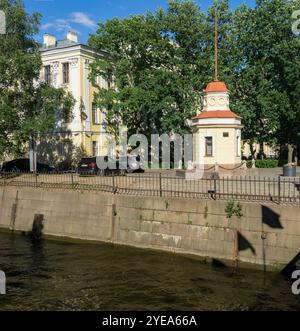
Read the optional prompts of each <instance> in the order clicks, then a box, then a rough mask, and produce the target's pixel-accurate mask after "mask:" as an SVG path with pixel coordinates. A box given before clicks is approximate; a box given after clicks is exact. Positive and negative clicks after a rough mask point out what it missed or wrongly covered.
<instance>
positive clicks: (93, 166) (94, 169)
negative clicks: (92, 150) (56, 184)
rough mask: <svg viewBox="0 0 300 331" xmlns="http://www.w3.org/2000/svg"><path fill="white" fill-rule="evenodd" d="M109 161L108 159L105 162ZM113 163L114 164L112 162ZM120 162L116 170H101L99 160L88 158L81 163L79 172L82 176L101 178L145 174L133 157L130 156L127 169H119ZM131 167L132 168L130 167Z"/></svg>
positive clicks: (117, 161)
mask: <svg viewBox="0 0 300 331" xmlns="http://www.w3.org/2000/svg"><path fill="white" fill-rule="evenodd" d="M105 161H106V162H107V161H109V159H108V158H106V160H105ZM111 162H114V161H113V160H111ZM119 164H120V161H119V160H116V169H109V168H107V169H100V168H99V167H98V165H97V158H96V156H94V157H86V158H82V159H81V160H80V162H79V165H78V169H77V172H78V174H79V175H80V176H90V175H94V176H95V175H99V176H108V175H113V174H114V175H120V176H124V175H125V174H126V173H134V172H144V170H142V169H139V167H138V162H136V161H135V160H134V158H133V156H130V157H129V158H128V160H127V168H126V169H120V167H119ZM130 165H131V166H130Z"/></svg>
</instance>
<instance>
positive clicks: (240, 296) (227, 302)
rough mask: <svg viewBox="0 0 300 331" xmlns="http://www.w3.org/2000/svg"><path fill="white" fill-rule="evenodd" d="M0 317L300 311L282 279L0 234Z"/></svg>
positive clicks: (153, 254) (189, 260)
mask: <svg viewBox="0 0 300 331" xmlns="http://www.w3.org/2000/svg"><path fill="white" fill-rule="evenodd" d="M0 247H1V250H0V261H1V269H3V270H4V271H5V272H6V274H7V295H6V296H5V297H3V296H2V297H0V304H1V308H2V309H3V310H299V309H300V301H299V299H300V298H299V296H298V297H297V296H294V295H292V294H291V291H290V284H289V283H288V282H287V280H286V279H284V278H282V277H281V276H280V275H276V274H273V273H271V274H267V275H266V276H264V274H263V273H262V272H260V271H254V270H239V271H238V272H233V270H231V269H227V268H226V267H224V265H220V263H214V264H213V265H212V266H211V265H208V264H204V263H202V262H200V261H199V259H197V258H193V257H186V256H180V255H176V254H170V253H164V252H157V251H146V250H138V249H135V248H128V247H125V246H115V245H109V244H98V245H95V244H82V243H76V244H74V243H68V242H55V241H42V242H40V243H39V244H38V245H34V244H33V243H32V242H31V241H30V240H28V238H26V237H21V236H11V235H9V234H0Z"/></svg>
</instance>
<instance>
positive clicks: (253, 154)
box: [250, 143, 256, 159]
mask: <svg viewBox="0 0 300 331" xmlns="http://www.w3.org/2000/svg"><path fill="white" fill-rule="evenodd" d="M250 153H251V156H252V159H255V153H256V149H254V147H253V144H252V143H250Z"/></svg>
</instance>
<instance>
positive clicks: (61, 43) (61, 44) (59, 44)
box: [41, 39, 80, 51]
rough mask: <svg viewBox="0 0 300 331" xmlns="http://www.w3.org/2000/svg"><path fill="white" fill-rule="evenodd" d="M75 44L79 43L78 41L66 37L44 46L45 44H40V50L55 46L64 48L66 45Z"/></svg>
mask: <svg viewBox="0 0 300 331" xmlns="http://www.w3.org/2000/svg"><path fill="white" fill-rule="evenodd" d="M75 45H80V44H79V43H78V42H77V43H76V42H74V41H71V40H68V39H65V40H57V41H56V42H55V44H54V45H51V46H46V45H45V44H43V45H42V47H41V50H42V51H47V50H50V49H55V48H64V47H68V46H75Z"/></svg>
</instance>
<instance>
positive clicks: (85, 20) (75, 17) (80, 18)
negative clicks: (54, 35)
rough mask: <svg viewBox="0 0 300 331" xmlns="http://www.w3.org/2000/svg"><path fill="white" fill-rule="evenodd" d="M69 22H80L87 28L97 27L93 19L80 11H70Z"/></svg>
mask: <svg viewBox="0 0 300 331" xmlns="http://www.w3.org/2000/svg"><path fill="white" fill-rule="evenodd" d="M70 16H71V19H70V21H71V22H74V23H77V24H81V25H83V26H85V27H87V28H90V29H94V28H96V27H97V24H96V22H95V21H93V20H92V19H91V18H90V17H89V15H87V14H85V13H82V12H74V13H71V15H70Z"/></svg>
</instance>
